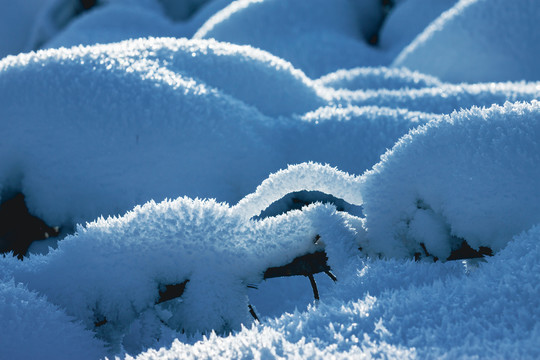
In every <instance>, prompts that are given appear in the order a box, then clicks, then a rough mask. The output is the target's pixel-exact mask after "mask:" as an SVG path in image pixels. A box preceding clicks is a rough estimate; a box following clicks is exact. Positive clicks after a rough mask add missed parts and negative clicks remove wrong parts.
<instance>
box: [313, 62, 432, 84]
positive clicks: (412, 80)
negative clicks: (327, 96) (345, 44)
mask: <svg viewBox="0 0 540 360" xmlns="http://www.w3.org/2000/svg"><path fill="white" fill-rule="evenodd" d="M317 82H318V83H319V84H320V85H322V86H325V87H331V88H334V89H348V90H369V89H371V90H378V89H389V90H397V89H402V88H408V89H418V88H424V87H435V86H441V85H442V84H441V82H440V81H439V80H438V79H436V78H434V77H432V76H428V75H424V74H421V73H419V72H413V71H409V70H407V69H406V68H401V69H394V68H387V67H360V68H354V69H350V70H338V71H336V72H333V73H330V74H327V75H325V76H323V77H321V78H319V79H318V80H317Z"/></svg>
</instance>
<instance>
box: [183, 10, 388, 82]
mask: <svg viewBox="0 0 540 360" xmlns="http://www.w3.org/2000/svg"><path fill="white" fill-rule="evenodd" d="M381 16H382V8H381V5H380V4H379V3H378V2H377V1H373V0H369V1H362V2H360V1H358V2H352V1H348V0H336V1H326V0H301V1H299V0H293V1H290V0H288V1H276V0H264V1H263V0H240V1H235V2H233V3H232V4H231V5H229V6H228V7H226V8H224V9H223V10H221V11H220V12H218V13H216V14H215V15H214V16H213V17H211V18H210V19H209V20H208V21H207V22H206V23H205V24H204V25H202V26H201V28H200V29H199V30H198V31H197V32H196V33H195V35H194V36H193V37H194V38H195V39H202V38H214V39H216V40H219V41H227V42H231V43H235V44H245V45H251V46H253V47H257V48H260V49H263V50H267V51H269V52H271V53H272V54H275V55H277V56H279V57H282V58H283V59H286V60H288V61H290V62H291V63H292V64H293V65H294V66H295V67H298V68H300V69H302V70H303V71H304V72H305V73H306V74H308V76H311V77H319V76H321V75H324V74H327V73H329V72H331V71H335V70H338V69H341V68H352V67H357V66H358V64H362V65H367V66H369V65H380V64H381V63H383V61H382V59H383V58H384V54H382V53H379V52H378V51H377V50H375V49H374V48H372V47H370V46H369V45H368V44H367V41H366V40H365V38H366V35H364V34H362V29H365V30H364V32H365V34H368V33H373V32H375V31H374V29H373V27H374V26H376V25H377V24H378V22H379V20H378V19H380V17H381ZM313 59H317V61H313Z"/></svg>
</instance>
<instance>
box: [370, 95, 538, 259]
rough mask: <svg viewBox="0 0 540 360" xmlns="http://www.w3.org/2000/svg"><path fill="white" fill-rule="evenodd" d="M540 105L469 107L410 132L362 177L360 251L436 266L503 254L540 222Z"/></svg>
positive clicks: (534, 102) (536, 103) (516, 104)
mask: <svg viewBox="0 0 540 360" xmlns="http://www.w3.org/2000/svg"><path fill="white" fill-rule="evenodd" d="M539 139H540V102H538V101H533V102H531V103H515V104H511V103H507V104H505V105H504V106H502V107H501V106H496V105H495V106H492V107H490V108H487V109H485V108H483V109H482V108H477V107H473V108H471V109H469V110H463V111H460V112H454V113H453V114H451V115H450V116H446V117H444V118H442V119H440V120H435V121H432V122H430V123H428V124H427V125H424V126H422V127H419V128H417V129H414V130H412V131H411V132H410V133H409V134H408V135H406V136H404V137H403V138H401V139H400V140H399V141H398V142H397V143H396V145H395V146H394V148H393V149H392V150H390V151H389V152H387V153H386V154H385V155H384V156H383V157H382V161H381V162H380V163H379V164H377V165H375V166H374V168H373V170H371V171H369V172H367V173H366V174H365V175H364V184H363V185H362V196H363V199H364V204H363V206H364V213H365V217H366V220H365V221H366V222H365V228H366V229H367V233H366V234H367V235H366V236H367V239H368V240H367V243H366V244H364V245H363V248H364V250H365V251H367V252H368V253H371V254H376V253H380V254H383V255H384V256H387V257H411V256H413V255H414V254H415V253H421V254H423V253H425V255H432V256H434V257H438V258H439V259H446V258H448V257H449V255H450V253H451V251H452V250H455V249H456V248H458V247H459V246H460V245H461V243H462V242H463V241H466V242H467V243H468V244H469V245H470V246H471V247H472V248H474V249H476V250H478V249H479V248H480V247H488V248H490V249H492V250H493V251H499V250H500V249H502V248H503V247H504V246H505V245H506V244H507V243H508V241H510V239H511V238H512V236H513V235H515V234H517V233H519V232H521V231H524V230H525V229H528V228H530V227H531V226H532V225H534V224H535V223H537V222H538V220H539V219H540V202H539V201H538V200H539V199H540V191H539V189H538V186H537V184H538V182H539V181H540V169H539V167H538V164H540V155H539V154H540V141H539Z"/></svg>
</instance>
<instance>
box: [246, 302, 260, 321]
mask: <svg viewBox="0 0 540 360" xmlns="http://www.w3.org/2000/svg"><path fill="white" fill-rule="evenodd" d="M248 309H249V313H250V314H251V316H253V318H254V319H255V320H257V321H259V322H260V320H259V317H258V316H257V313H256V312H255V310H253V306H251V304H248Z"/></svg>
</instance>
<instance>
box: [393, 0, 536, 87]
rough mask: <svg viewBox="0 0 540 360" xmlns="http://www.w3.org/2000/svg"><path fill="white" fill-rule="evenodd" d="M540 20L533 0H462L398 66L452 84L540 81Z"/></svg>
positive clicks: (403, 55) (406, 52) (421, 37)
mask: <svg viewBox="0 0 540 360" xmlns="http://www.w3.org/2000/svg"><path fill="white" fill-rule="evenodd" d="M539 18H540V3H538V2H537V1H534V0H516V1H511V2H508V1H506V0H461V1H460V2H459V3H457V4H456V5H455V6H454V7H452V8H451V9H450V10H448V11H446V12H445V13H443V14H442V15H441V16H440V17H439V18H438V19H437V20H436V21H434V22H433V23H432V24H431V25H429V26H428V27H427V28H426V29H425V30H424V32H423V33H422V34H421V35H419V36H418V37H417V38H416V39H415V40H414V41H413V42H412V43H411V44H410V45H409V46H408V47H406V48H405V49H404V50H403V52H402V53H401V54H399V56H398V57H397V58H396V59H395V60H394V62H393V65H394V66H399V67H401V66H404V67H408V68H409V69H412V70H418V71H420V72H423V73H426V74H430V75H433V76H436V77H438V78H439V79H441V80H443V81H450V82H479V81H508V80H513V81H516V80H540V70H538V66H537V63H538V59H537V57H538V54H539V53H540V42H539V41H538V33H539V32H540V23H539V22H538V19H539Z"/></svg>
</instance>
